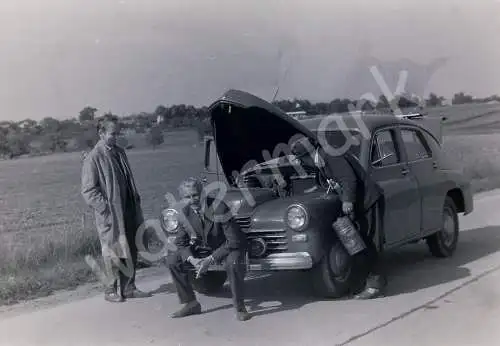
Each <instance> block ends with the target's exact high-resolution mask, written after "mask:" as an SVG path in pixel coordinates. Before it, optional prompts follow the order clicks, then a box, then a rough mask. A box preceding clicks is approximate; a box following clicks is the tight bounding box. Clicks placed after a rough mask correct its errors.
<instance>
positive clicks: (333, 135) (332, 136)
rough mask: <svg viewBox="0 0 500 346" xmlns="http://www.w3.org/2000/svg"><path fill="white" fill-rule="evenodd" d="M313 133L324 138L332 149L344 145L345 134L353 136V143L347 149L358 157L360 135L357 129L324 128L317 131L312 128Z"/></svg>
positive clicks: (338, 148) (337, 148)
mask: <svg viewBox="0 0 500 346" xmlns="http://www.w3.org/2000/svg"><path fill="white" fill-rule="evenodd" d="M313 133H314V134H315V135H316V136H319V137H323V138H326V141H327V142H328V144H329V145H331V146H332V147H333V148H334V149H336V150H340V149H341V148H342V147H343V146H344V145H346V140H347V139H346V136H347V135H348V134H350V135H351V136H352V137H354V139H355V141H354V144H352V145H350V146H349V147H348V148H347V150H348V151H349V152H350V153H351V154H353V155H354V156H356V157H357V158H358V159H359V154H360V148H361V140H362V135H361V133H360V132H359V131H358V130H348V131H347V130H344V131H342V130H326V131H318V130H314V131H313Z"/></svg>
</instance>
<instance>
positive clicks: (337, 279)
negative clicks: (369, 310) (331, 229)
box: [312, 242, 360, 298]
mask: <svg viewBox="0 0 500 346" xmlns="http://www.w3.org/2000/svg"><path fill="white" fill-rule="evenodd" d="M357 263H359V262H358V261H357V257H356V256H355V257H352V256H350V255H349V254H348V253H347V251H346V250H345V248H344V246H343V245H342V244H341V243H340V242H336V243H335V244H333V245H332V247H331V248H330V251H329V252H328V253H326V254H325V256H323V259H322V260H321V261H320V262H319V263H318V264H317V265H316V267H315V268H314V269H313V273H312V274H313V285H314V290H315V292H316V294H317V295H319V296H321V297H324V298H340V297H343V296H345V295H346V294H349V293H350V292H353V291H355V290H356V289H359V287H358V286H359V285H360V280H359V278H360V272H359V270H360V266H359V265H358V264H357Z"/></svg>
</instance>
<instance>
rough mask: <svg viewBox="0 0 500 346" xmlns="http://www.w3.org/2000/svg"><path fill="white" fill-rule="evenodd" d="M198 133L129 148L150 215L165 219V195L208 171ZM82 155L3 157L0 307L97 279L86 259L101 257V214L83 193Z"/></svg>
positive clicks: (0, 179)
mask: <svg viewBox="0 0 500 346" xmlns="http://www.w3.org/2000/svg"><path fill="white" fill-rule="evenodd" d="M196 144H197V134H196V133H195V132H183V133H178V134H168V135H167V136H166V141H165V144H164V145H163V146H161V147H159V148H157V149H156V150H151V149H137V150H132V151H130V152H129V153H128V155H129V159H130V164H131V166H132V169H133V170H134V173H135V178H136V180H137V185H138V189H139V191H140V192H141V195H142V199H143V209H144V216H145V217H146V218H157V217H158V215H159V214H160V211H161V210H162V208H163V207H164V206H165V203H164V202H165V201H164V195H165V193H167V192H172V193H174V194H176V191H177V186H178V184H179V183H180V181H181V180H182V179H184V178H186V177H187V176H189V175H199V174H200V173H201V172H202V163H203V149H202V147H201V146H195V145H196ZM80 167H81V165H80V156H79V153H71V154H62V155H53V156H46V157H36V158H26V159H24V158H23V159H18V160H13V161H3V162H0V304H12V303H15V302H18V301H19V300H24V299H30V298H33V297H39V296H46V295H48V294H50V293H52V292H53V291H55V290H58V289H63V288H71V287H76V286H77V285H79V284H82V283H85V282H93V281H95V280H96V277H95V276H94V274H93V273H92V272H91V270H90V267H89V266H88V265H87V264H86V263H85V262H84V257H85V255H87V254H92V255H94V256H98V255H99V253H100V250H99V249H100V246H99V243H98V238H97V233H96V231H95V227H94V219H93V215H92V213H91V211H90V210H89V208H87V207H86V206H85V204H84V203H83V200H82V197H81V195H80V191H79V188H80Z"/></svg>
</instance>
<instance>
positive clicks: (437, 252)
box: [427, 197, 460, 257]
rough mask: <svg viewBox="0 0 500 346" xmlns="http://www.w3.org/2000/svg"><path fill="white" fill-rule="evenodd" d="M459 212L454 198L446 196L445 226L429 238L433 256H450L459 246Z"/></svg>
mask: <svg viewBox="0 0 500 346" xmlns="http://www.w3.org/2000/svg"><path fill="white" fill-rule="evenodd" d="M459 231H460V227H459V221H458V213H457V208H456V206H455V203H454V202H453V199H451V198H450V197H446V200H445V203H444V207H443V228H442V229H441V230H440V231H439V232H437V233H434V234H433V235H431V236H430V237H428V238H427V245H428V247H429V250H430V252H431V253H432V255H433V256H436V257H450V256H452V255H453V253H454V252H455V250H456V248H457V243H458V237H459Z"/></svg>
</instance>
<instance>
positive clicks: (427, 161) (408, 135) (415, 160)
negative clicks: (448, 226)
mask: <svg viewBox="0 0 500 346" xmlns="http://www.w3.org/2000/svg"><path fill="white" fill-rule="evenodd" d="M426 138H429V139H431V138H432V136H425V133H424V132H423V131H422V130H421V129H419V128H416V127H402V128H401V140H402V142H403V145H404V147H405V151H406V156H407V158H408V166H409V167H410V171H412V173H413V174H414V175H415V177H416V179H417V183H418V186H419V190H420V193H421V196H422V208H421V210H422V216H421V218H422V231H423V232H426V231H431V230H436V229H439V227H440V226H441V215H442V209H443V203H444V189H445V185H444V181H443V180H442V178H441V175H440V174H439V173H438V172H437V170H438V157H437V155H438V153H437V152H433V151H432V147H433V146H431V144H430V143H428V141H427V140H426Z"/></svg>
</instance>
